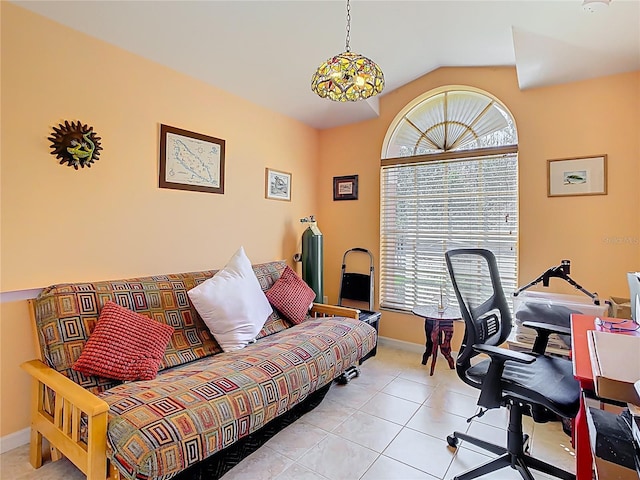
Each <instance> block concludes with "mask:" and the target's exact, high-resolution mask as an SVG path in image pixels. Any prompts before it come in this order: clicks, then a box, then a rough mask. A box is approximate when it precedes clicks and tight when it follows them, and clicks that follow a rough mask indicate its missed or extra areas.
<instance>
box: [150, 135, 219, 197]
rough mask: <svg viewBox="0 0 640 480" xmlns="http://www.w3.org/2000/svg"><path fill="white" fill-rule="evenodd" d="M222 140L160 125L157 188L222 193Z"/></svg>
mask: <svg viewBox="0 0 640 480" xmlns="http://www.w3.org/2000/svg"><path fill="white" fill-rule="evenodd" d="M224 143H225V142H224V140H221V139H219V138H215V137H209V136H208V135H202V134H201V133H194V132H189V131H188V130H182V129H180V128H175V127H170V126H168V125H160V183H159V186H160V188H173V189H176V190H191V191H194V192H207V193H224Z"/></svg>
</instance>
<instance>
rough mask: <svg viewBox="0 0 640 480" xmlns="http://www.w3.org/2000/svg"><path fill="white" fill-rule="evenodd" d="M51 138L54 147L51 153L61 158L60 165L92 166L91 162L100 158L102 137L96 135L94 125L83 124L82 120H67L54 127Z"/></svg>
mask: <svg viewBox="0 0 640 480" xmlns="http://www.w3.org/2000/svg"><path fill="white" fill-rule="evenodd" d="M47 140H50V141H51V143H52V145H51V147H50V148H52V149H53V151H52V152H51V155H55V156H56V158H59V159H60V165H63V164H64V163H66V164H67V166H69V167H73V168H75V169H76V170H78V167H82V168H84V167H87V168H90V167H91V164H92V163H93V162H95V161H96V160H99V158H98V157H99V156H100V150H102V147H101V146H100V137H98V136H96V133H95V132H94V131H93V127H89V126H88V125H83V124H82V123H81V122H80V121H77V122H71V123H69V121H67V120H65V122H64V125H62V124H60V125H58V127H53V134H52V135H51V136H50V137H49V138H48V139H47Z"/></svg>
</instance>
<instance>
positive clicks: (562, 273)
mask: <svg viewBox="0 0 640 480" xmlns="http://www.w3.org/2000/svg"><path fill="white" fill-rule="evenodd" d="M553 277H554V278H560V279H562V280H564V281H566V282H568V283H569V285H571V286H573V287H575V288H576V289H578V290H580V291H581V292H582V293H584V294H585V295H586V296H588V297H589V298H590V299H591V300H593V303H594V305H600V300H599V299H598V294H597V293H591V292H589V291H588V290H586V289H584V288H582V286H581V285H578V284H577V283H576V282H575V281H574V280H573V279H572V278H571V277H570V276H569V260H562V263H561V264H560V265H558V266H555V267H551V268H549V269H547V271H546V272H544V273H543V274H542V275H540V276H539V277H538V278H536V279H535V280H534V281H532V282H530V283H528V284H527V285H525V286H524V287H521V288H519V289H518V290H516V291H515V292H514V293H513V296H514V297H517V296H518V295H519V294H520V293H521V292H523V291H525V290H526V289H527V288H530V287H533V286H534V285H537V284H538V283H540V282H542V286H544V287H548V286H549V279H550V278H553Z"/></svg>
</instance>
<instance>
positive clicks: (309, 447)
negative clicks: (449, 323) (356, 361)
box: [0, 345, 575, 480]
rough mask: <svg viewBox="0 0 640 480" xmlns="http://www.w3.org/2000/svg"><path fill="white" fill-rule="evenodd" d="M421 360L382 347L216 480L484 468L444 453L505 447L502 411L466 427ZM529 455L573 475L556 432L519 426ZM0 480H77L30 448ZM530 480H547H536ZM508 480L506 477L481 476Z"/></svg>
mask: <svg viewBox="0 0 640 480" xmlns="http://www.w3.org/2000/svg"><path fill="white" fill-rule="evenodd" d="M420 359H421V356H420V354H417V353H413V352H407V351H403V350H398V349H394V348H390V347H388V346H385V345H381V346H380V347H379V349H378V355H377V356H376V357H375V358H372V359H370V360H368V361H367V362H365V363H364V365H362V370H361V371H362V374H361V375H360V377H358V378H355V379H353V380H352V381H351V383H349V384H348V385H346V386H339V385H335V384H334V385H333V386H332V387H331V390H330V391H329V393H328V394H327V396H326V397H325V399H324V401H323V402H322V403H321V404H320V405H319V406H318V407H317V408H316V409H315V410H313V411H312V412H310V413H308V414H306V415H305V416H303V417H302V418H301V419H300V420H298V421H297V422H296V423H294V424H293V425H290V426H289V427H287V428H286V429H284V430H283V431H281V432H280V433H278V434H277V435H276V436H274V437H273V438H272V439H271V440H269V442H267V443H266V445H264V446H263V447H262V448H260V449H259V450H258V451H256V452H255V453H253V454H252V455H250V456H249V457H247V458H246V459H245V460H244V461H243V462H241V463H240V464H239V465H237V466H236V467H235V468H233V469H232V470H231V471H229V472H228V473H227V474H226V475H225V476H224V477H223V478H224V480H263V479H264V480H267V479H276V480H327V479H329V480H357V479H361V480H418V479H422V480H435V479H446V480H449V479H451V478H453V476H454V475H456V474H457V473H460V472H462V471H464V470H467V469H469V468H470V467H473V466H476V465H479V464H480V463H483V462H485V461H487V460H488V459H489V457H487V456H486V454H487V452H485V451H483V450H481V449H479V448H477V447H474V446H471V445H465V444H464V442H463V443H462V445H461V447H460V448H459V449H458V451H454V450H452V449H451V448H449V447H448V446H447V443H446V440H445V438H446V436H447V435H448V434H450V433H451V432H452V431H453V430H458V431H468V432H470V433H472V434H474V435H476V436H480V437H483V438H486V439H490V440H492V441H494V442H496V443H500V444H504V442H505V439H506V433H505V430H504V429H505V427H506V420H507V417H506V411H505V410H504V409H501V410H492V411H490V412H488V413H487V414H486V415H484V416H483V417H482V418H479V419H475V420H473V421H472V422H471V423H470V424H469V423H467V422H466V418H467V417H469V416H471V415H473V414H474V413H475V411H476V400H477V396H478V391H477V390H475V389H473V388H470V387H468V386H467V385H465V384H464V383H462V381H461V380H460V379H458V377H457V376H456V374H455V371H453V370H449V369H448V367H447V364H446V362H444V361H442V358H440V359H439V360H440V361H439V362H438V364H437V365H438V366H437V371H436V373H435V375H434V376H433V377H430V376H429V373H428V370H427V367H425V366H422V365H420ZM525 431H526V432H527V433H529V434H530V435H531V436H532V437H531V452H532V454H533V455H535V456H538V457H539V458H541V459H543V460H546V461H547V462H550V463H552V464H554V465H557V466H560V467H562V468H565V469H568V470H571V471H575V462H574V452H573V449H572V448H571V446H570V440H569V437H568V436H567V435H565V434H564V433H563V431H562V426H561V425H560V423H558V422H554V423H546V424H534V423H533V422H532V421H531V419H530V418H528V417H527V418H525ZM0 462H1V463H0V478H1V479H2V480H5V479H7V480H27V479H30V480H31V479H33V480H45V479H46V480H49V479H64V480H76V479H78V480H79V479H84V476H83V475H82V474H81V473H80V472H79V471H78V470H76V469H75V468H74V467H73V465H71V464H69V462H67V461H66V460H62V461H60V462H56V463H51V462H48V463H46V464H45V465H44V466H43V467H42V468H40V469H39V470H37V471H36V470H33V469H32V468H31V466H30V465H29V463H28V447H27V446H26V445H25V446H23V447H20V448H17V449H15V450H12V451H10V452H7V453H5V454H3V455H2V456H0ZM534 475H535V478H536V479H538V480H542V479H544V480H548V479H549V478H550V477H547V476H546V475H542V474H539V473H537V472H534ZM482 478H486V479H491V480H512V479H513V480H516V479H520V478H521V477H520V476H519V474H517V472H515V471H514V470H511V469H503V470H502V471H501V472H498V473H493V474H490V475H486V476H485V477H482Z"/></svg>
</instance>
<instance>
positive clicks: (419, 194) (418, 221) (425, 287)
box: [380, 153, 518, 311]
mask: <svg viewBox="0 0 640 480" xmlns="http://www.w3.org/2000/svg"><path fill="white" fill-rule="evenodd" d="M414 162H415V159H414ZM517 167H518V165H517V154H516V153H509V154H503V155H490V156H484V157H473V158H458V159H449V160H433V161H424V162H416V163H400V164H395V165H386V166H383V167H382V169H381V212H380V216H381V218H380V220H381V221H380V225H381V227H380V228H381V242H380V250H381V251H380V272H381V280H380V303H381V306H382V307H383V308H389V309H397V310H405V311H411V309H412V308H413V307H414V306H415V305H428V304H437V303H438V300H439V298H440V291H441V289H442V291H443V295H444V297H445V298H446V299H448V302H449V303H450V304H457V302H456V300H455V294H454V292H453V288H452V287H451V282H450V280H449V275H448V273H447V269H446V265H445V260H444V252H445V251H446V250H447V249H450V248H462V247H469V248H478V247H482V248H487V249H489V250H491V251H492V252H493V253H494V254H495V256H496V259H497V261H498V266H499V269H500V276H501V280H502V283H503V288H504V290H505V293H506V294H507V297H508V298H509V297H510V294H511V293H512V292H513V291H514V290H515V289H516V282H517V250H516V247H517V239H518V230H517V229H518V218H517V217H518V168H517ZM489 288H490V287H489ZM478 293H479V294H480V293H481V292H478Z"/></svg>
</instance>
